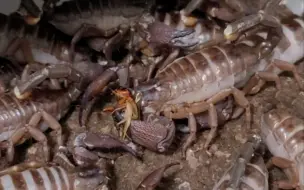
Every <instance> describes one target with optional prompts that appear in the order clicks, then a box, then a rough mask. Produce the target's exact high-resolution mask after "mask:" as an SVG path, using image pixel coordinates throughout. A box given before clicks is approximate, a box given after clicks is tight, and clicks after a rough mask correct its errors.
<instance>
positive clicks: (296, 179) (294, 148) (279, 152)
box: [261, 109, 304, 190]
mask: <svg viewBox="0 0 304 190" xmlns="http://www.w3.org/2000/svg"><path fill="white" fill-rule="evenodd" d="M261 131H262V138H263V141H264V142H265V143H266V145H267V147H268V149H269V151H270V152H271V153H272V154H273V157H272V158H271V159H270V160H269V162H268V163H267V167H268V168H270V167H271V166H273V165H275V166H277V167H279V168H282V169H283V170H284V172H285V173H286V175H287V176H288V178H289V181H285V180H282V181H276V182H275V185H276V186H277V187H279V188H281V189H298V190H303V189H304V172H303V171H304V162H303V159H304V142H303V135H304V125H303V121H302V120H300V119H299V118H297V117H295V116H293V115H291V114H289V113H287V112H284V111H280V110H278V109H273V110H271V111H269V112H267V113H265V114H263V115H262V117H261Z"/></svg>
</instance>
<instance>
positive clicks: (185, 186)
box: [177, 181, 192, 190]
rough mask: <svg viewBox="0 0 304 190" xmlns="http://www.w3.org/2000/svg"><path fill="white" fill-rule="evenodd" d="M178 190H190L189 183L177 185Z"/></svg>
mask: <svg viewBox="0 0 304 190" xmlns="http://www.w3.org/2000/svg"><path fill="white" fill-rule="evenodd" d="M177 188H178V190H192V189H191V186H190V183H189V182H186V181H185V182H184V183H182V184H179V185H178V187H177Z"/></svg>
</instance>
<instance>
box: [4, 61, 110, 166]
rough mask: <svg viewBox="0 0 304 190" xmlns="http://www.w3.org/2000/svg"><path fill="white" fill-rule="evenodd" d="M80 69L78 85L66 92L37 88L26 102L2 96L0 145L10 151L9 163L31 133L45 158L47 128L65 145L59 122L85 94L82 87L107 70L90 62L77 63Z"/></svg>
mask: <svg viewBox="0 0 304 190" xmlns="http://www.w3.org/2000/svg"><path fill="white" fill-rule="evenodd" d="M74 66H76V64H75V65H74ZM77 69H79V70H81V72H75V75H74V81H75V82H74V83H72V84H71V85H70V86H69V88H67V89H61V90H50V89H48V88H47V89H34V90H33V91H32V93H31V98H29V99H26V100H20V99H17V98H15V96H14V95H12V94H11V93H6V94H3V95H2V96H1V97H0V103H1V105H0V107H1V109H0V126H1V134H0V142H1V147H2V148H4V147H5V148H8V153H7V156H8V160H9V161H12V160H13V156H14V145H15V144H20V143H22V142H24V140H26V139H28V138H29V136H28V134H30V136H32V137H33V138H34V139H35V140H37V141H39V142H41V143H42V144H43V151H44V156H45V158H46V160H48V159H49V148H48V146H47V138H46V136H45V135H44V134H43V131H45V130H46V129H47V128H48V127H50V128H52V129H53V130H55V131H56V132H57V141H58V145H59V146H62V145H63V142H62V134H61V133H62V132H61V125H60V124H59V123H58V121H57V120H59V119H60V118H61V117H63V116H64V114H65V113H66V112H67V111H68V110H69V108H70V104H71V103H72V102H73V101H75V100H76V99H77V98H78V96H79V95H80V94H81V93H82V90H83V88H84V86H83V85H85V84H86V83H88V82H90V81H92V80H93V79H94V77H96V75H99V74H100V73H102V71H104V67H103V66H101V65H98V64H94V63H90V62H86V63H82V64H78V67H77ZM70 70H72V69H71V68H70ZM109 73H110V74H109ZM112 73H113V72H111V71H109V70H106V71H104V72H103V73H102V76H104V77H105V78H106V77H111V76H112V75H111V74H112ZM41 120H43V121H44V122H41ZM37 126H39V128H37Z"/></svg>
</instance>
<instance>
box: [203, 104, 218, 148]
mask: <svg viewBox="0 0 304 190" xmlns="http://www.w3.org/2000/svg"><path fill="white" fill-rule="evenodd" d="M208 113H209V117H208V123H209V126H210V128H211V130H210V132H209V134H208V137H207V139H206V142H205V144H204V148H207V147H208V146H209V144H210V142H211V141H212V140H213V138H214V137H215V136H216V132H217V127H218V117H217V112H216V108H215V107H214V105H213V104H210V105H209V109H208Z"/></svg>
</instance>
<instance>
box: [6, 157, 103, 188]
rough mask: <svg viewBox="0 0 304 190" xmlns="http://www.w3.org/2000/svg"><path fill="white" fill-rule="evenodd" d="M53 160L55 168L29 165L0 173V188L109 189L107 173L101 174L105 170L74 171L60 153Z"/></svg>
mask: <svg viewBox="0 0 304 190" xmlns="http://www.w3.org/2000/svg"><path fill="white" fill-rule="evenodd" d="M58 158H59V159H58ZM55 159H57V160H59V162H58V163H59V165H57V164H55V163H51V164H50V163H49V164H42V163H38V162H29V163H22V164H18V165H15V166H12V167H9V168H7V169H4V170H2V171H0V189H2V190H9V189H24V190H25V189H28V190H29V189H54V190H59V189H66V190H82V189H89V190H94V189H97V187H103V188H107V189H108V188H109V184H108V182H109V180H108V176H107V175H108V174H107V171H105V170H106V169H107V168H102V167H94V168H93V167H92V168H90V169H83V168H80V169H77V168H76V167H75V166H74V165H72V163H71V162H70V161H69V160H68V159H67V157H66V156H65V155H63V154H62V155H61V154H60V153H59V154H57V155H56V156H55ZM54 161H56V160H54Z"/></svg>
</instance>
